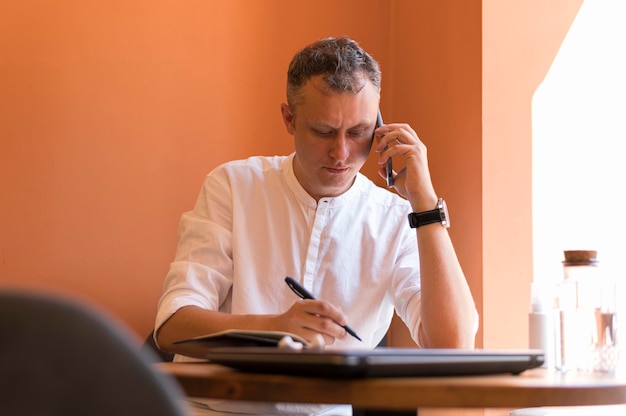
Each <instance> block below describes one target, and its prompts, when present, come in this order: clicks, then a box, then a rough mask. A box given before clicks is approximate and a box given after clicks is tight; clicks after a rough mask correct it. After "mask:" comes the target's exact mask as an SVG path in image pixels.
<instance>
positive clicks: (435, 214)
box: [409, 209, 441, 228]
mask: <svg viewBox="0 0 626 416" xmlns="http://www.w3.org/2000/svg"><path fill="white" fill-rule="evenodd" d="M435 222H441V213H440V212H439V209H433V210H431V211H424V212H420V213H416V212H411V213H410V214H409V225H410V226H411V228H417V227H421V226H422V225H428V224H432V223H435Z"/></svg>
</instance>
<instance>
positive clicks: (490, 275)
mask: <svg viewBox="0 0 626 416" xmlns="http://www.w3.org/2000/svg"><path fill="white" fill-rule="evenodd" d="M581 1H582V0H581ZM573 3H576V4H573ZM551 4H554V5H553V6H548V5H546V4H545V2H543V1H541V0H534V1H532V2H524V3H523V4H521V3H520V4H519V5H518V4H517V3H511V2H501V1H499V0H482V1H481V0H440V1H437V2H432V1H429V0H417V1H414V0H393V1H391V0H343V1H334V0H318V1H316V2H308V3H305V2H294V1H291V0H229V1H217V0H197V1H191V0H189V1H185V2H179V1H174V0H164V1H159V2H154V1H148V0H135V1H132V2H127V1H121V0H112V1H107V2H95V1H84V0H74V1H69V0H68V1H64V2H62V3H54V4H52V3H50V2H47V1H43V0H22V1H20V2H4V3H3V4H2V5H1V6H0V56H2V59H1V60H0V284H2V285H28V286H37V287H43V288H47V289H54V290H62V291H66V292H71V293H74V294H77V295H79V296H82V297H85V298H87V299H90V300H92V301H93V302H95V303H98V304H100V305H101V306H104V307H105V308H107V309H109V310H111V311H112V312H113V313H115V314H116V315H118V316H120V317H121V318H122V319H123V320H125V321H126V322H128V324H129V325H130V326H131V327H132V328H133V329H135V330H136V331H137V332H138V333H139V334H141V335H143V334H146V333H147V332H148V331H149V330H150V328H151V326H152V321H153V317H154V313H155V307H156V301H157V299H158V297H159V294H160V290H161V284H162V281H163V278H164V276H165V274H166V272H167V269H168V264H169V262H170V261H171V259H172V257H173V254H174V249H175V244H176V228H177V223H178V219H179V217H180V214H181V213H182V212H183V211H185V210H188V209H190V208H191V207H192V206H193V203H194V201H195V197H196V195H197V192H198V190H199V186H200V184H201V182H202V179H203V177H204V175H205V174H206V173H207V172H208V171H209V170H210V169H212V168H213V167H215V166H216V165H217V164H219V163H221V162H224V161H227V160H230V159H234V158H242V157H246V156H248V155H250V154H285V153H289V152H291V151H292V143H291V138H290V136H288V135H287V134H286V133H285V132H284V129H283V127H282V123H281V120H280V115H279V104H280V103H281V102H282V101H283V100H284V85H285V73H286V67H287V65H288V63H289V60H290V58H291V56H292V55H293V53H294V52H295V51H296V50H297V49H299V48H301V47H302V46H304V45H305V44H307V43H309V42H311V41H313V40H315V39H317V38H320V37H323V36H329V35H343V34H347V35H349V36H352V37H354V38H355V39H357V40H359V41H360V42H361V44H362V45H363V46H364V47H365V48H366V49H368V50H369V51H370V52H371V53H372V54H373V55H374V56H375V57H376V58H377V59H378V60H379V61H380V63H381V67H382V70H383V97H382V108H383V112H384V113H385V120H386V121H388V122H391V121H408V122H410V123H411V124H412V125H413V126H414V127H415V128H416V130H417V132H418V134H419V135H420V136H421V138H422V139H423V140H424V142H426V144H427V145H428V147H429V157H430V163H431V169H432V175H433V180H434V182H435V186H436V188H437V190H438V191H439V193H440V195H442V196H444V197H445V198H446V199H447V200H448V202H449V205H450V210H451V215H452V218H453V228H452V229H451V233H452V237H453V239H454V242H455V245H456V248H457V252H458V254H459V258H460V260H461V264H462V266H463V268H464V270H465V272H466V275H467V277H468V280H469V281H470V286H471V288H472V291H473V293H474V296H475V299H476V301H477V306H478V309H479V312H480V313H481V316H482V325H481V330H480V333H479V336H478V340H477V341H478V342H477V343H478V345H479V346H480V345H482V343H483V338H485V340H486V341H485V345H486V346H498V345H505V346H509V345H511V346H515V347H519V346H523V344H524V343H525V336H526V332H525V331H526V328H525V325H526V312H527V305H528V296H527V286H528V283H529V282H530V280H531V278H532V277H531V276H530V274H529V273H530V272H531V271H532V263H531V262H532V259H531V257H530V256H531V253H532V251H531V247H532V246H531V240H530V238H531V236H530V221H531V218H530V209H531V206H530V197H531V196H530V188H529V187H530V173H529V172H530V171H529V169H530V160H529V157H530V96H531V95H532V92H534V88H536V85H537V83H538V82H539V80H540V79H541V78H542V76H543V73H545V71H547V67H548V66H549V62H551V59H552V57H551V55H550V54H553V53H555V50H554V48H555V45H558V44H560V40H561V39H562V37H563V35H564V31H565V30H566V29H567V27H568V25H569V22H570V21H571V19H572V18H573V14H574V13H575V11H576V10H577V9H578V6H579V4H578V2H569V0H559V1H555V2H552V3H551ZM555 22H556V23H555ZM520 52H523V53H520ZM520 57H522V58H523V59H520ZM528 67H530V68H532V69H533V71H532V76H529V75H528V74H527V73H526V72H525V71H526V70H525V68H528ZM542 71H543V72H542ZM520 77H521V78H522V80H523V81H524V82H521V83H520V82H519V80H518V78H520ZM503 138H505V139H504V140H503ZM371 162H373V160H372V161H370V163H368V164H367V165H366V168H365V173H366V174H368V176H370V177H372V178H373V179H375V180H376V181H377V182H378V183H381V184H382V181H380V180H379V178H378V177H377V176H376V175H375V174H374V163H371ZM511 172H515V174H514V175H512V176H509V174H510V173H511ZM526 181H527V182H526ZM520 201H521V203H520ZM495 207H498V208H500V207H502V208H500V209H501V210H500V211H499V210H498V209H496V208H495ZM510 218H515V220H514V222H513V224H511V223H510V222H509V221H508V220H510ZM512 270H514V272H513V273H512V272H511V271H512ZM511 289H512V290H511ZM502 330H505V332H504V333H501V331H502ZM507 331H508V332H507Z"/></svg>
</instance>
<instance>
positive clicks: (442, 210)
mask: <svg viewBox="0 0 626 416" xmlns="http://www.w3.org/2000/svg"><path fill="white" fill-rule="evenodd" d="M437 208H439V214H440V215H441V225H443V226H444V227H445V228H450V216H449V215H448V204H446V201H444V200H443V198H439V201H438V202H437Z"/></svg>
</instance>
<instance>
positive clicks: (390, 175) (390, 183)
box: [376, 108, 393, 188]
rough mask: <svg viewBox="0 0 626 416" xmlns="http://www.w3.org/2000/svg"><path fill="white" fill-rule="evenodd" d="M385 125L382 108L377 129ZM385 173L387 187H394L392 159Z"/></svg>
mask: <svg viewBox="0 0 626 416" xmlns="http://www.w3.org/2000/svg"><path fill="white" fill-rule="evenodd" d="M382 125H383V115H382V114H381V112H380V108H379V109H378V116H377V117H376V128H378V127H380V126H382ZM387 149H389V146H385V150H387ZM385 171H386V172H387V187H388V188H391V187H393V163H392V162H391V158H389V159H387V166H386V167H385Z"/></svg>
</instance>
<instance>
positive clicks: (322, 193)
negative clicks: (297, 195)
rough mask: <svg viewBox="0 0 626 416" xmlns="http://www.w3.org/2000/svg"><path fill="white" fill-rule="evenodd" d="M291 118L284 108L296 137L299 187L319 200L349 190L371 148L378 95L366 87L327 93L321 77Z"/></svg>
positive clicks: (312, 82) (314, 80)
mask: <svg viewBox="0 0 626 416" xmlns="http://www.w3.org/2000/svg"><path fill="white" fill-rule="evenodd" d="M301 93H302V97H303V99H301V100H299V102H298V104H296V106H295V107H296V108H295V114H293V113H292V112H291V111H290V109H289V106H287V105H286V104H283V106H282V113H283V120H284V122H285V125H286V126H287V131H288V132H289V133H290V134H292V135H293V136H294V139H295V147H296V156H295V159H294V164H293V168H294V173H295V175H296V178H297V179H298V181H299V182H300V184H301V185H302V187H303V188H304V189H305V190H306V191H307V192H308V193H309V194H310V195H311V196H312V197H313V198H315V200H319V199H320V198H322V197H332V196H337V195H341V194H342V193H344V192H345V191H347V190H348V188H350V186H351V185H352V183H353V182H354V178H355V176H356V174H357V172H359V170H360V169H361V167H362V166H363V164H364V163H365V160H366V159H367V155H368V154H369V151H370V148H371V145H372V133H373V131H374V127H375V124H376V114H377V112H378V103H379V99H380V97H379V94H378V91H377V90H376V87H375V86H374V85H373V84H372V83H371V82H370V81H369V80H367V81H365V85H364V87H363V88H362V89H361V91H359V92H358V93H356V94H353V93H337V92H332V93H329V92H328V91H327V89H326V85H325V83H324V81H323V80H322V78H321V76H316V77H313V78H311V79H310V80H309V81H308V82H307V83H306V84H305V85H304V87H302V90H301Z"/></svg>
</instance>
